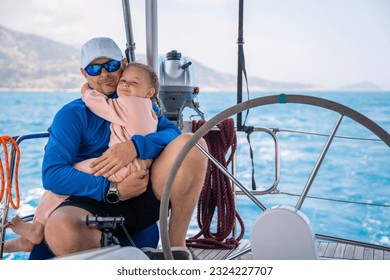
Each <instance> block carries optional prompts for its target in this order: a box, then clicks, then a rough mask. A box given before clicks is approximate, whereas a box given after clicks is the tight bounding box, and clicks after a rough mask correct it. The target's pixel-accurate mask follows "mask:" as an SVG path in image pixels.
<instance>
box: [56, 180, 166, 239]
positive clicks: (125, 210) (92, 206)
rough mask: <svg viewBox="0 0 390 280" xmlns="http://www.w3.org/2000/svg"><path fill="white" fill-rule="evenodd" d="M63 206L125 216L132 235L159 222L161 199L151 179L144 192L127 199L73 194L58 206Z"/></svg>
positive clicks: (95, 212)
mask: <svg viewBox="0 0 390 280" xmlns="http://www.w3.org/2000/svg"><path fill="white" fill-rule="evenodd" d="M63 206H75V207H79V208H82V209H84V210H87V211H88V212H90V213H91V214H92V215H93V216H96V215H97V216H101V217H124V218H125V221H124V225H125V227H126V229H127V231H128V233H129V234H130V235H133V234H135V233H137V232H138V231H140V230H142V229H144V228H146V227H148V226H150V225H152V224H153V223H155V222H157V221H158V220H159V213H160V201H159V200H158V199H157V198H156V196H155V195H154V193H153V190H152V184H151V182H150V180H149V184H148V187H147V189H146V191H145V192H144V193H143V194H141V195H140V196H137V197H134V198H131V199H128V200H125V201H119V202H118V203H108V202H103V201H97V200H94V199H91V198H88V197H76V196H71V197H69V198H67V199H66V200H65V201H64V202H63V203H62V204H61V205H60V206H58V207H63ZM117 234H119V235H122V234H124V232H123V230H122V229H118V231H117V232H116V235H117Z"/></svg>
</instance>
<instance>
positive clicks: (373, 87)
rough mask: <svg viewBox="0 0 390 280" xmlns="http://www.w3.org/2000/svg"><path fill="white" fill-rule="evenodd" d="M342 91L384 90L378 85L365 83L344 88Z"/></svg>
mask: <svg viewBox="0 0 390 280" xmlns="http://www.w3.org/2000/svg"><path fill="white" fill-rule="evenodd" d="M340 90H345V91H378V90H382V89H381V88H380V87H379V86H378V85H376V84H374V83H372V82H369V81H363V82H360V83H356V84H352V85H347V86H343V87H341V88H340Z"/></svg>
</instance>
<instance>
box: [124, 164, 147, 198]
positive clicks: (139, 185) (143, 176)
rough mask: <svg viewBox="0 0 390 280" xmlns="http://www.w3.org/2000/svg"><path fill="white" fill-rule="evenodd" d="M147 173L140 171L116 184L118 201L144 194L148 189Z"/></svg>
mask: <svg viewBox="0 0 390 280" xmlns="http://www.w3.org/2000/svg"><path fill="white" fill-rule="evenodd" d="M148 182H149V171H148V170H145V169H142V170H138V171H135V172H133V173H131V174H130V175H129V176H127V177H126V178H125V179H124V180H123V181H122V182H120V183H118V192H119V199H120V200H126V199H129V198H132V197H136V196H139V195H141V194H142V193H144V192H145V191H146V189H147V187H148Z"/></svg>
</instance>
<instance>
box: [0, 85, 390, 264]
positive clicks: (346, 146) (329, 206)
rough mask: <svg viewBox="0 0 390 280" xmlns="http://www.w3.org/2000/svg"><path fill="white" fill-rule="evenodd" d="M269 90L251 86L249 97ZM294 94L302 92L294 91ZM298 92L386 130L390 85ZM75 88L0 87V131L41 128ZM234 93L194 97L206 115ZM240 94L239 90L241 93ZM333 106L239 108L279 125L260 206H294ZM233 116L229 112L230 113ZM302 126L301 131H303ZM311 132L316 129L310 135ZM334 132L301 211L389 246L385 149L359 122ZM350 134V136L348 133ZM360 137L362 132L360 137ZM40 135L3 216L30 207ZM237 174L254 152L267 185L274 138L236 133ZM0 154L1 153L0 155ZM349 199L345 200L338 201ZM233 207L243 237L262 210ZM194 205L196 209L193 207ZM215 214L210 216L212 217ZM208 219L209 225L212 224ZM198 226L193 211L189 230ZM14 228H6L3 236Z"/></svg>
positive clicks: (256, 122)
mask: <svg viewBox="0 0 390 280" xmlns="http://www.w3.org/2000/svg"><path fill="white" fill-rule="evenodd" d="M273 94H274V93H251V94H250V96H249V98H256V97H261V96H266V95H273ZM296 94H301V93H296ZM302 95H310V96H316V97H320V98H326V99H329V100H332V101H335V102H338V103H340V104H343V105H345V106H348V107H350V108H352V109H354V110H356V111H358V112H360V113H362V114H363V115H365V116H367V117H368V118H370V119H372V120H373V121H375V122H376V123H377V124H379V125H380V126H381V127H382V128H383V129H385V130H386V131H390V115H389V107H390V93H389V92H330V93H322V92H312V93H309V92H305V93H302ZM79 97H80V94H79V93H68V92H67V93H54V92H2V93H0V135H10V136H16V135H24V134H29V133H37V132H44V131H47V129H48V127H49V126H50V123H51V121H52V119H53V117H54V115H55V113H56V112H57V111H58V110H59V109H60V108H61V107H62V106H63V105H64V104H66V103H67V102H69V101H71V100H73V99H76V98H79ZM236 99H237V98H236V95H235V94H234V93H203V92H201V93H200V94H199V96H198V98H197V102H199V104H200V110H201V111H202V112H204V114H205V118H206V120H208V119H211V118H212V117H213V116H215V115H216V114H218V113H220V112H221V111H224V110H225V109H227V108H229V107H231V106H233V105H234V104H235V103H236ZM243 99H244V101H245V100H246V97H244V98H243ZM193 115H197V114H196V112H195V111H193V110H192V109H189V108H187V109H185V110H184V112H183V119H185V120H186V119H187V118H190V117H191V118H192V119H195V120H198V119H200V118H199V117H197V116H193ZM339 116H340V115H339V114H338V113H334V112H333V111H331V110H327V109H323V108H319V107H317V106H308V105H302V104H276V105H266V106H260V107H258V108H253V109H251V110H250V111H249V112H248V114H247V113H246V111H244V112H243V113H242V119H243V120H246V121H245V124H246V125H248V126H257V127H264V128H272V129H274V130H278V131H280V132H277V136H278V139H279V145H280V154H281V160H280V181H279V183H278V186H277V190H278V192H279V193H280V194H270V195H264V196H257V199H259V201H260V202H261V203H262V204H263V205H264V206H265V207H267V208H269V207H273V206H276V205H287V206H291V207H295V206H296V205H297V201H298V196H297V195H299V194H300V193H301V192H302V190H303V189H304V186H305V185H306V183H307V181H308V178H309V177H310V174H311V172H312V171H313V168H314V166H315V164H316V162H317V159H318V157H319V155H320V154H321V151H322V149H323V147H324V145H325V143H326V141H327V137H326V136H323V135H329V133H330V132H331V131H332V129H333V128H334V127H335V124H336V121H337V119H338V118H339ZM231 117H232V118H233V119H234V120H235V121H236V116H231ZM303 132H304V133H303ZM313 133H318V134H321V135H322V136H316V135H314V134H313ZM337 135H338V136H342V137H341V138H336V139H334V140H333V142H332V144H331V146H330V148H329V150H328V153H327V155H326V157H325V160H324V161H323V162H322V166H321V168H320V170H319V171H318V173H317V175H316V177H315V179H314V181H313V184H312V186H311V188H310V190H309V192H308V198H306V200H305V201H304V203H303V205H302V207H301V209H300V210H301V211H302V212H303V213H304V214H305V215H306V216H307V217H308V218H309V220H310V221H311V225H312V227H313V229H314V231H315V232H316V233H320V234H326V235H334V236H338V237H344V238H350V239H355V240H359V241H363V242H374V243H377V244H383V245H390V224H389V223H388V219H387V217H389V216H390V206H389V205H390V167H389V162H390V153H389V148H388V147H387V146H386V145H384V144H383V143H381V142H378V141H371V140H366V139H377V137H376V136H375V135H373V134H372V133H371V132H370V131H368V130H367V129H366V128H364V127H363V126H361V125H360V124H358V123H356V122H355V121H353V120H351V119H349V118H348V117H344V118H343V120H342V122H341V125H340V127H339V129H338V132H337ZM350 137H352V138H353V139H350ZM361 138H364V140H362V139H361ZM46 141H47V140H46V139H38V140H26V141H24V142H22V143H21V145H20V148H21V152H22V160H21V163H20V168H19V188H20V193H21V195H20V198H21V205H22V206H21V207H20V208H19V209H17V210H14V209H10V213H9V217H12V216H14V215H16V214H18V215H22V216H23V215H27V214H31V213H32V212H33V209H34V208H35V207H36V206H37V204H38V202H39V199H40V196H41V195H42V193H43V189H42V187H41V186H42V181H41V164H42V155H43V149H44V145H45V143H46ZM237 141H238V148H237V152H236V162H237V166H236V175H237V177H238V178H239V180H240V182H241V183H242V184H243V185H244V186H246V187H248V188H251V182H252V176H251V174H252V164H251V158H250V148H252V150H253V158H254V162H255V165H254V171H255V176H254V181H255V182H256V186H257V187H258V189H260V190H266V189H268V188H269V187H270V186H272V185H273V183H274V180H275V156H274V154H275V148H274V146H275V144H274V142H273V140H272V138H271V137H270V135H269V134H266V133H264V132H255V133H252V134H251V135H250V143H251V146H249V144H248V140H247V137H246V134H245V133H244V132H238V133H237ZM1 155H2V154H1ZM345 202H348V203H345ZM237 205H238V206H237V213H238V214H239V215H240V217H241V218H242V219H243V220H244V221H245V229H240V227H238V228H237V230H236V231H237V234H239V233H240V232H241V230H244V237H245V238H248V237H249V233H250V225H251V224H252V222H253V221H254V220H255V219H256V218H257V217H258V215H259V214H261V212H262V211H261V209H260V208H259V207H258V206H256V205H255V204H254V203H253V202H252V201H250V200H249V199H248V198H246V197H245V196H238V198H237ZM195 212H196V211H195ZM215 220H216V217H215ZM215 223H216V222H215V221H214V223H213V225H212V227H213V228H212V230H216V228H215V227H216V225H215ZM198 231H199V229H198V225H197V222H196V214H194V217H193V220H192V222H191V226H190V229H189V232H188V236H192V235H193V234H195V233H197V232H198ZM14 237H16V235H15V234H14V233H13V232H12V231H11V230H8V232H7V236H6V239H10V238H14ZM4 258H5V259H26V258H28V254H27V253H17V254H5V255H4Z"/></svg>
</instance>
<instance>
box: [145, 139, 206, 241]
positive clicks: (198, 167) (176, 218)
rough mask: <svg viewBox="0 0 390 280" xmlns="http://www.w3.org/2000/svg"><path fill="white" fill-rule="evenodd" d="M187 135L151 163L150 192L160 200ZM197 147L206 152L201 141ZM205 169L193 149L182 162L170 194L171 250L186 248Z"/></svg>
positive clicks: (204, 160)
mask: <svg viewBox="0 0 390 280" xmlns="http://www.w3.org/2000/svg"><path fill="white" fill-rule="evenodd" d="M190 137H191V134H187V133H186V134H182V135H180V136H179V137H177V138H176V139H175V140H174V141H172V142H171V143H170V144H169V145H168V146H167V147H166V148H165V149H164V150H163V151H162V153H161V154H160V156H159V157H158V158H157V159H156V160H155V161H154V163H153V165H152V170H151V180H152V185H153V191H154V193H155V195H156V197H157V198H158V199H161V196H162V192H163V187H164V184H165V181H166V178H167V177H168V174H169V172H170V169H171V167H172V165H173V163H174V161H175V159H176V156H177V155H178V153H179V152H180V150H181V148H182V147H183V146H184V145H185V143H186V142H187V141H188V139H189V138H190ZM199 144H200V145H202V146H203V147H204V148H206V149H207V144H206V142H205V141H204V139H200V140H199ZM206 169H207V157H206V156H205V155H204V154H203V153H202V152H201V151H200V150H199V149H198V148H196V147H195V146H194V148H192V149H191V151H190V152H189V153H188V155H187V156H186V158H185V159H184V161H183V163H182V165H181V167H180V168H179V170H178V173H177V175H176V177H175V180H174V182H173V185H172V192H171V214H170V221H169V238H170V243H171V246H172V247H173V246H186V245H185V239H186V233H187V229H188V226H189V223H190V220H191V217H192V213H193V211H194V209H195V206H196V202H197V200H198V198H199V194H200V191H201V189H202V186H203V183H204V178H205V175H206Z"/></svg>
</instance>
